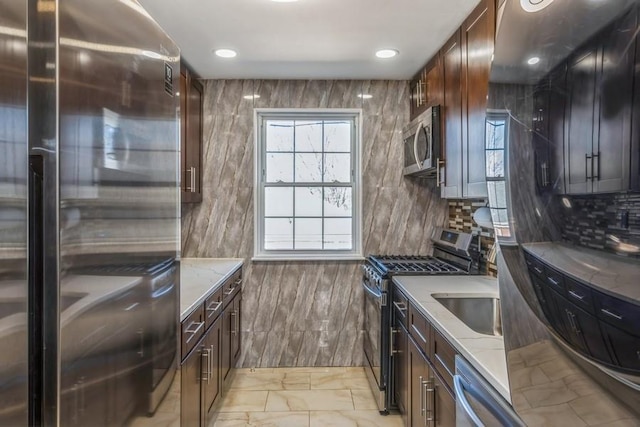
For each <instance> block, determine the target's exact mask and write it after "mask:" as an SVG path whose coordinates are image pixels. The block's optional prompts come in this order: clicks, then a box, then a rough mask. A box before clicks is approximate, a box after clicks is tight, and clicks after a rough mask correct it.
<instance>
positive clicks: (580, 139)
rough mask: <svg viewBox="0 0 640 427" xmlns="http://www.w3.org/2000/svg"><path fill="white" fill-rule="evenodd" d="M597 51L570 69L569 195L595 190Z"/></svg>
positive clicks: (581, 58)
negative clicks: (594, 137) (594, 149)
mask: <svg viewBox="0 0 640 427" xmlns="http://www.w3.org/2000/svg"><path fill="white" fill-rule="evenodd" d="M597 62H598V50H597V48H596V47H594V48H592V49H589V50H587V51H586V52H584V53H583V54H582V55H580V56H579V57H578V58H577V59H576V60H574V61H573V62H571V63H570V64H569V67H568V69H567V90H568V93H569V100H568V104H567V114H566V118H567V134H566V140H565V142H566V144H565V156H564V158H565V175H566V176H565V179H566V191H567V193H569V194H581V193H590V192H591V191H592V190H593V183H592V178H593V175H594V171H593V164H594V162H593V151H592V150H593V135H594V128H593V123H594V119H595V118H596V116H595V90H596V72H597Z"/></svg>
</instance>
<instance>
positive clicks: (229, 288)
mask: <svg viewBox="0 0 640 427" xmlns="http://www.w3.org/2000/svg"><path fill="white" fill-rule="evenodd" d="M241 287H242V270H238V271H237V272H235V273H234V274H233V276H231V277H230V278H229V279H227V281H226V282H224V285H223V291H222V292H223V295H222V297H223V303H224V305H227V303H228V302H229V301H231V300H232V299H233V297H234V296H235V294H236V293H237V292H238V291H239V290H240V288H241Z"/></svg>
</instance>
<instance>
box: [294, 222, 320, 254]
mask: <svg viewBox="0 0 640 427" xmlns="http://www.w3.org/2000/svg"><path fill="white" fill-rule="evenodd" d="M295 222H296V233H295V234H296V237H295V244H296V249H322V218H296V220H295Z"/></svg>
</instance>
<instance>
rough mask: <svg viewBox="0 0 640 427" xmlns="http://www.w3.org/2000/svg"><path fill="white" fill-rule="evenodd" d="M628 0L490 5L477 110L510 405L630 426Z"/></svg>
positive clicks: (633, 244)
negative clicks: (496, 249)
mask: <svg viewBox="0 0 640 427" xmlns="http://www.w3.org/2000/svg"><path fill="white" fill-rule="evenodd" d="M639 34H640V1H638V0H614V1H584V0H555V1H554V0H540V1H538V0H536V1H533V0H501V1H500V7H499V8H498V28H497V36H496V43H495V52H494V57H493V63H492V69H491V76H490V86H489V96H488V107H489V113H488V114H487V132H486V137H487V138H486V153H487V157H486V160H487V174H488V175H487V176H488V178H487V185H488V190H489V192H488V194H489V205H490V208H491V210H492V213H493V222H494V226H495V228H496V235H497V236H498V237H497V240H498V242H499V245H500V255H499V257H498V282H499V287H500V300H501V307H502V324H503V332H504V339H505V349H506V361H507V368H508V374H509V384H510V389H511V405H512V406H513V408H514V409H515V410H516V412H517V414H518V416H519V417H520V418H522V420H523V421H524V422H525V423H526V424H527V425H530V426H537V425H545V426H554V425H563V426H574V425H576V426H577V425H639V424H640V405H639V404H640V338H638V337H639V336H640V333H639V329H638V318H639V317H638V316H640V298H639V296H640V293H638V292H637V290H638V289H639V288H638V284H639V282H638V278H639V277H640V233H639V231H640V229H639V226H640V223H639V222H638V218H640V196H639V193H638V190H639V189H640V187H639V186H638V182H640V181H639V178H640V167H639V164H640V163H639V162H640V155H639V153H640V151H638V150H639V149H640V144H639V143H638V141H639V138H638V133H637V132H638V123H640V38H639V37H638V35H639Z"/></svg>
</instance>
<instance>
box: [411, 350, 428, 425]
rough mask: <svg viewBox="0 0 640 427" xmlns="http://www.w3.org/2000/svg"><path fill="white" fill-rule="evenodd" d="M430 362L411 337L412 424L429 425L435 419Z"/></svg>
mask: <svg viewBox="0 0 640 427" xmlns="http://www.w3.org/2000/svg"><path fill="white" fill-rule="evenodd" d="M431 377H432V375H431V369H430V368H429V362H427V359H426V358H425V357H424V355H423V354H422V352H421V351H420V349H419V348H418V346H417V345H416V343H415V341H414V340H412V339H409V378H410V379H409V383H410V390H411V393H410V395H411V410H410V413H411V416H410V424H409V425H411V426H416V427H417V426H427V425H429V424H428V423H429V422H430V421H431V419H433V416H434V415H433V412H434V411H433V405H430V404H429V403H432V402H433V400H432V398H431V395H432V394H433V391H434V388H433V382H432V380H431Z"/></svg>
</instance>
